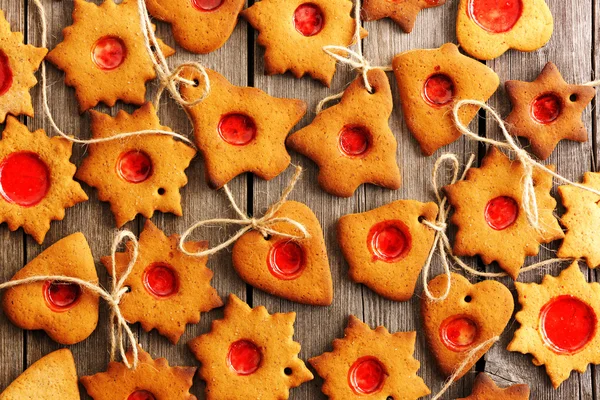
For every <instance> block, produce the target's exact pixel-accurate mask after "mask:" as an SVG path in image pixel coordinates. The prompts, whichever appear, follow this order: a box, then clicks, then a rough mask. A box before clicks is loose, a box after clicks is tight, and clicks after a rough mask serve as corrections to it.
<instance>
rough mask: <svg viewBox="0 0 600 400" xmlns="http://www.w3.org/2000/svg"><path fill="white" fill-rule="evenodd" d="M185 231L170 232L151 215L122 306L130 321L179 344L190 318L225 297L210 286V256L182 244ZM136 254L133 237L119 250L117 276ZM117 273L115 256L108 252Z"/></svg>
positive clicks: (197, 246)
mask: <svg viewBox="0 0 600 400" xmlns="http://www.w3.org/2000/svg"><path fill="white" fill-rule="evenodd" d="M178 244H179V235H172V236H170V237H167V236H166V235H165V234H164V233H163V232H162V231H161V230H160V229H158V228H157V227H156V226H155V225H154V224H153V223H152V222H151V221H150V220H146V225H145V226H144V230H143V231H142V233H141V235H140V240H139V256H138V259H137V261H136V263H135V265H134V266H133V270H132V271H131V274H130V275H129V276H128V277H127V279H126V280H125V282H124V285H125V286H126V287H129V288H130V291H129V292H127V293H126V294H125V295H124V296H123V299H122V300H121V303H120V307H121V312H122V313H123V317H125V319H126V320H127V322H130V323H136V322H140V323H141V325H142V328H143V329H144V330H145V331H146V332H150V331H151V330H152V329H154V328H156V330H158V332H159V333H160V334H161V335H163V336H165V337H167V338H168V339H169V340H170V341H171V343H173V344H176V343H177V342H178V341H179V338H180V337H181V335H182V334H183V332H184V331H185V326H186V324H197V323H198V322H200V313H201V312H208V311H210V310H212V309H213V308H216V307H221V306H222V305H223V302H222V301H221V298H220V297H219V295H218V294H217V291H216V290H215V289H214V288H213V287H212V286H210V280H211V279H212V277H213V273H212V271H211V270H209V269H208V268H206V261H207V258H206V257H202V258H198V257H192V256H187V255H185V254H184V253H182V252H181V251H180V250H179V247H178ZM186 247H189V249H188V250H189V251H199V250H200V249H203V248H205V247H206V242H188V243H186ZM132 255H133V247H132V245H131V242H128V243H127V251H126V252H124V253H117V254H116V261H117V265H116V270H117V276H120V275H121V274H122V273H123V272H124V271H125V269H126V268H127V266H128V264H129V261H130V260H131V257H132ZM101 261H102V263H103V264H104V266H105V267H106V269H107V271H108V273H109V275H111V276H112V259H111V257H110V256H107V257H102V259H101Z"/></svg>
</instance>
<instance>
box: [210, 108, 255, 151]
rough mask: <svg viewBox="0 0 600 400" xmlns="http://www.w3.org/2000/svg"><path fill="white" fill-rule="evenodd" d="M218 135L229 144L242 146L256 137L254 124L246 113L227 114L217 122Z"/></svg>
mask: <svg viewBox="0 0 600 400" xmlns="http://www.w3.org/2000/svg"><path fill="white" fill-rule="evenodd" d="M219 135H221V138H222V139H223V140H224V141H226V142H227V143H229V144H232V145H234V146H244V145H247V144H248V143H250V142H251V141H252V140H253V139H254V138H255V137H256V124H255V123H254V120H253V119H252V118H250V117H249V116H247V115H244V114H227V115H225V116H223V117H222V118H221V121H220V122H219Z"/></svg>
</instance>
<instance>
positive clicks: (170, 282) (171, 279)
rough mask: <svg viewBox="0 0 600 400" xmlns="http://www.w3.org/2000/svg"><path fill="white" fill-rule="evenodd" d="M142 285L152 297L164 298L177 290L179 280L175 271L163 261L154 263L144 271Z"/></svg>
mask: <svg viewBox="0 0 600 400" xmlns="http://www.w3.org/2000/svg"><path fill="white" fill-rule="evenodd" d="M143 279H144V286H145V287H146V290H148V292H149V293H150V294H152V295H153V296H154V297H157V298H159V299H166V298H168V297H171V296H173V295H174V294H176V293H177V291H178V290H179V280H178V279H177V275H176V274H175V271H173V269H172V268H171V267H170V266H169V265H167V264H163V263H155V264H152V265H150V266H149V267H148V268H146V271H145V272H144V278H143Z"/></svg>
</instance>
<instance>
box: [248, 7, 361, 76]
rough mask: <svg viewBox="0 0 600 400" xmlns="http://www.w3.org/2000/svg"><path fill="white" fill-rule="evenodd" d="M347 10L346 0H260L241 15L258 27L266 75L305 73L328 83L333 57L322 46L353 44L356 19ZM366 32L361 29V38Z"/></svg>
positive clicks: (332, 70)
mask: <svg viewBox="0 0 600 400" xmlns="http://www.w3.org/2000/svg"><path fill="white" fill-rule="evenodd" d="M351 11H352V2H351V1H350V0H314V1H310V2H306V1H304V0H261V1H257V2H256V3H254V5H253V6H252V7H250V8H248V9H246V10H244V11H242V13H241V15H242V16H243V17H244V18H246V19H247V20H248V22H249V23H250V24H251V25H252V26H253V27H254V29H256V30H258V31H259V34H258V44H259V45H261V46H264V47H265V73H266V74H267V75H275V74H283V73H285V72H286V71H291V72H292V74H294V76H295V77H296V78H301V77H302V76H304V75H305V74H308V75H310V76H311V77H312V78H314V79H317V80H318V81H320V82H322V83H323V84H324V85H326V86H329V85H330V83H331V79H332V78H333V74H334V73H335V67H336V63H337V61H336V60H335V59H334V58H333V57H331V56H330V55H329V54H327V53H325V52H324V51H323V47H324V46H332V45H334V46H341V47H348V46H350V45H352V44H354V39H355V38H354V33H355V30H356V21H355V20H354V19H353V18H352V16H351V15H350V13H351ZM366 32H367V31H365V30H364V29H362V30H361V38H362V37H365V36H366V35H367V33H366Z"/></svg>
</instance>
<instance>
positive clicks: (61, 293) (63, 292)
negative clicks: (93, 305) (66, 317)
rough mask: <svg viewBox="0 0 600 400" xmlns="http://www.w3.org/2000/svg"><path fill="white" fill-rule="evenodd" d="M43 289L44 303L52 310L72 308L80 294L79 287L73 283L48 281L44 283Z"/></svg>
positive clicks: (58, 310)
mask: <svg viewBox="0 0 600 400" xmlns="http://www.w3.org/2000/svg"><path fill="white" fill-rule="evenodd" d="M43 290H44V299H46V304H47V305H48V307H49V308H50V309H51V310H52V311H54V312H63V311H67V310H69V309H71V308H73V307H74V306H75V304H77V300H79V297H80V296H81V287H80V286H79V285H77V284H75V283H67V282H59V281H53V282H50V281H49V282H46V283H45V284H44V288H43Z"/></svg>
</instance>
